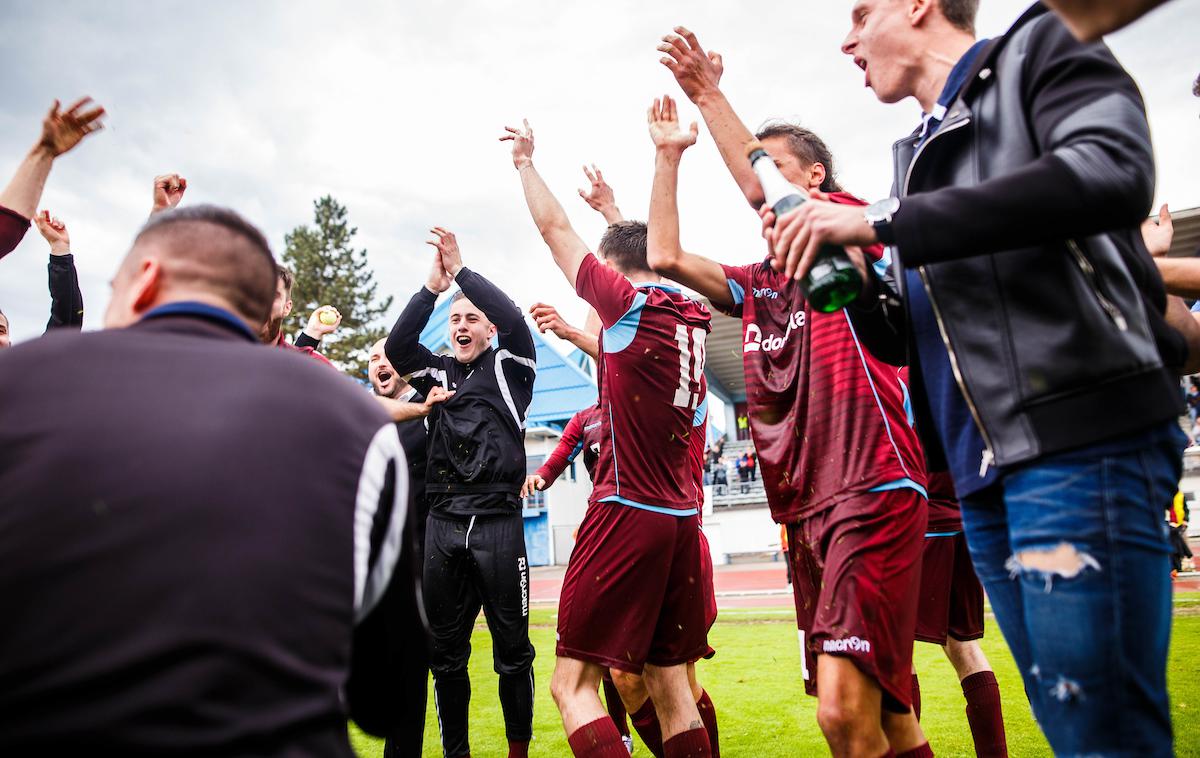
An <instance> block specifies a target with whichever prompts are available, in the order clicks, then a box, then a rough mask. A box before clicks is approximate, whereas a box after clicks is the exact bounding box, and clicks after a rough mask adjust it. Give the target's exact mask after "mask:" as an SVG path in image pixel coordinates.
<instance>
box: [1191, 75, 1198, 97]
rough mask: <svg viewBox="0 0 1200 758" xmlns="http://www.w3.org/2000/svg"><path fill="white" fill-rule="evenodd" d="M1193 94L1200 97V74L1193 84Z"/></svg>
mask: <svg viewBox="0 0 1200 758" xmlns="http://www.w3.org/2000/svg"><path fill="white" fill-rule="evenodd" d="M1192 94H1193V95H1195V96H1196V97H1200V74H1197V75H1196V81H1194V82H1192Z"/></svg>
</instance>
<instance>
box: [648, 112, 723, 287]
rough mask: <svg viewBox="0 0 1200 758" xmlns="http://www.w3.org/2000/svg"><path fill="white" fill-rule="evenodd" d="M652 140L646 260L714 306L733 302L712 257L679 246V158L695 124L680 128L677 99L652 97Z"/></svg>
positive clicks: (692, 141)
mask: <svg viewBox="0 0 1200 758" xmlns="http://www.w3.org/2000/svg"><path fill="white" fill-rule="evenodd" d="M647 121H648V122H649V124H650V138H651V139H652V140H653V141H654V147H655V154H654V185H653V187H652V188H651V190H650V220H649V222H648V223H647V227H648V235H647V238H646V260H647V261H648V262H649V264H650V267H651V268H653V269H654V270H655V271H656V272H657V273H659V274H662V275H663V276H665V277H667V278H669V279H673V280H675V281H677V282H679V283H680V284H682V285H684V286H685V287H690V288H692V289H694V290H696V291H697V292H699V293H700V294H701V295H704V296H705V297H707V298H708V299H709V300H710V301H711V302H712V304H713V305H714V306H716V307H718V308H729V307H732V306H733V304H734V303H733V297H732V295H731V294H730V292H729V284H728V282H727V281H726V278H725V270H724V269H722V268H721V265H720V264H719V263H717V262H715V261H712V260H709V259H708V258H705V257H703V256H700V255H694V254H692V253H687V252H684V250H683V248H682V247H680V244H679V204H678V201H677V197H676V195H677V193H678V187H679V162H680V160H681V159H682V157H683V152H684V151H685V150H687V149H688V147H690V146H692V145H694V144H696V134H697V129H696V124H694V123H693V124H692V126H691V129H690V130H689V131H686V132H685V131H683V130H682V129H680V128H679V117H678V114H677V113H676V109H675V101H674V100H672V99H671V98H669V97H666V96H664V97H663V99H662V100H661V101H659V100H655V101H654V105H652V106H651V107H650V110H649V112H648V113H647Z"/></svg>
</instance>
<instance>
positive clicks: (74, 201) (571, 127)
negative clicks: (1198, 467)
mask: <svg viewBox="0 0 1200 758" xmlns="http://www.w3.org/2000/svg"><path fill="white" fill-rule="evenodd" d="M1026 5H1027V3H1025V2H1022V1H1020V0H984V2H983V8H982V10H981V13H980V23H979V31H980V33H981V34H983V35H987V36H991V35H995V34H998V33H1001V32H1003V30H1004V29H1005V28H1006V27H1007V26H1008V24H1010V23H1011V22H1012V21H1013V20H1014V19H1015V18H1016V17H1017V16H1018V15H1019V14H1020V12H1021V11H1022V10H1023V9H1024V7H1026ZM849 6H850V3H849V2H845V1H836V2H792V3H779V4H774V5H769V6H762V7H761V8H760V9H751V8H750V7H749V6H745V5H740V4H736V3H731V2H727V1H726V2H720V3H718V2H695V1H692V2H682V1H680V0H663V1H660V2H657V3H652V4H646V3H641V2H633V1H631V0H617V1H615V2H607V3H590V2H589V3H579V2H550V1H548V0H529V1H528V2H524V3H519V4H509V3H492V2H480V1H477V0H466V1H465V2H458V3H440V2H431V3H391V2H356V3H353V4H349V3H344V4H336V5H335V4H332V3H321V2H312V1H310V2H255V3H234V2H210V3H194V2H177V1H172V2H160V3H156V4H153V5H150V4H146V3H141V2H139V3H133V2H106V3H90V2H60V3H54V4H48V3H41V2H32V1H22V2H7V3H5V4H4V7H3V10H0V14H2V18H3V21H4V27H5V32H6V33H5V34H4V35H3V39H2V40H0V70H3V71H4V77H3V81H0V103H2V104H3V105H2V106H0V181H6V180H7V178H8V177H9V176H10V175H11V173H12V170H13V169H14V168H15V166H16V163H17V162H18V161H19V159H20V158H21V157H22V156H23V155H24V152H25V150H26V149H27V148H28V146H29V144H30V143H31V142H32V140H33V139H34V137H35V135H36V131H37V129H38V124H39V120H40V118H41V115H42V113H43V112H44V111H45V109H46V107H47V106H48V104H49V103H50V101H51V100H53V99H54V98H55V97H57V98H60V99H63V100H67V99H70V98H73V97H74V96H76V95H78V94H90V95H92V96H93V97H95V98H96V99H97V100H98V101H99V102H101V103H103V104H104V105H105V106H106V107H107V108H108V110H109V114H110V115H109V117H108V128H107V129H106V131H104V132H102V133H101V134H100V135H98V136H96V137H95V138H93V139H91V140H90V141H89V142H88V143H87V144H85V145H83V146H82V147H81V148H79V149H78V150H77V151H76V152H74V153H72V154H70V155H68V156H67V157H66V158H64V159H63V160H62V161H60V163H59V165H57V166H56V167H55V170H54V173H53V174H52V175H51V178H50V182H49V185H48V187H47V191H46V194H45V196H44V198H43V207H45V208H49V209H51V210H52V211H53V212H54V213H55V214H57V215H59V216H61V217H62V218H63V219H64V220H65V221H66V222H67V224H68V226H69V229H70V233H71V239H72V243H73V248H74V249H75V251H76V258H77V265H78V267H79V271H80V276H81V281H82V286H83V292H84V297H85V300H86V302H87V306H88V307H87V317H86V318H87V327H88V328H97V327H99V325H100V320H101V317H102V315H103V310H104V306H105V304H106V303H107V301H108V287H107V281H108V279H109V277H110V276H111V275H112V273H113V271H114V270H115V268H116V266H117V263H118V261H119V260H120V258H121V256H122V255H123V254H124V252H125V251H126V249H127V248H128V244H129V241H130V240H131V238H132V236H133V234H134V232H135V231H136V229H137V228H138V226H139V224H140V223H141V222H142V221H143V220H144V218H145V214H146V212H147V211H148V209H149V205H150V181H151V178H152V177H153V176H154V175H155V174H158V173H163V172H166V171H179V172H180V173H182V174H183V175H184V176H186V177H187V178H188V180H189V191H188V196H187V199H186V200H185V202H188V203H198V202H214V203H220V204H223V205H228V206H231V207H233V208H235V209H237V210H239V211H241V212H243V213H244V214H246V215H247V216H248V217H249V218H250V219H252V220H253V221H255V222H256V223H258V224H259V225H260V226H261V227H262V228H263V229H264V231H266V232H267V234H268V236H269V237H270V239H271V241H272V244H273V245H274V246H275V249H276V251H277V253H278V252H281V251H282V246H283V235H284V233H285V232H287V231H288V230H290V229H291V228H292V227H294V226H296V225H297V224H301V223H307V222H308V221H309V220H310V219H311V202H312V200H313V199H314V198H316V197H318V196H320V195H322V194H325V193H332V194H333V195H334V196H336V197H337V198H338V199H339V200H340V201H342V202H343V203H345V204H346V205H347V206H348V207H349V209H350V215H351V219H352V221H353V223H355V224H356V225H357V226H358V228H359V236H358V241H359V243H360V244H361V245H362V246H364V247H366V248H367V249H368V250H369V251H370V259H371V262H372V264H373V266H374V268H375V271H376V275H377V278H378V280H379V281H380V283H381V288H382V289H383V290H386V291H389V292H393V293H395V294H396V295H397V303H396V309H397V312H398V309H399V308H400V307H402V305H403V303H404V302H405V301H407V298H408V295H409V293H411V292H412V291H415V289H416V288H417V287H419V286H420V284H421V283H422V282H423V281H424V277H425V272H426V269H427V264H426V262H427V261H428V258H429V253H428V250H429V248H427V247H425V246H424V245H423V244H422V242H423V240H424V239H426V237H427V235H426V230H427V229H428V228H429V227H430V226H431V225H434V224H437V225H442V226H447V227H449V228H451V229H453V230H455V231H456V232H458V234H459V240H460V243H461V245H462V247H463V250H464V256H465V258H466V261H467V264H468V265H471V266H473V267H475V268H477V269H478V270H480V271H481V272H482V273H484V274H485V275H487V276H489V277H491V278H493V279H494V280H495V281H497V282H498V283H499V284H500V285H501V286H502V287H503V288H504V289H505V290H507V291H508V292H509V293H510V294H512V296H513V297H514V299H515V300H516V301H517V302H518V304H520V305H524V306H528V305H529V304H530V303H532V302H534V301H535V300H545V301H548V302H552V303H556V304H559V305H560V306H561V308H562V310H563V312H564V313H565V314H567V315H568V317H570V318H574V319H577V320H581V319H582V315H583V311H584V308H583V306H582V304H581V303H580V302H579V301H578V300H577V299H576V298H575V296H574V294H573V293H572V292H571V290H570V289H569V288H568V287H567V286H566V284H565V282H563V281H562V278H561V276H560V275H559V274H558V272H557V270H556V269H554V268H553V266H552V264H551V263H550V260H549V255H548V253H547V251H546V250H545V248H544V246H543V245H542V244H541V241H540V239H539V237H538V236H537V232H536V230H535V229H534V227H533V225H532V223H531V222H530V221H529V218H528V215H527V213H526V211H525V207H524V203H523V201H522V198H521V193H520V185H519V182H518V180H517V177H516V175H515V172H514V171H513V170H512V164H511V162H510V160H509V157H508V149H507V147H506V146H505V145H502V144H500V143H498V142H497V140H496V138H497V136H498V135H499V133H500V131H501V127H502V126H503V125H504V124H505V123H518V122H519V121H520V118H521V117H522V116H525V117H528V118H529V120H530V122H531V123H532V124H533V125H534V128H535V130H536V132H537V137H538V152H537V159H538V164H539V167H540V168H541V170H542V172H543V174H544V175H545V177H546V179H547V181H548V182H549V183H550V186H551V187H552V188H553V189H554V190H555V191H556V192H557V193H558V194H559V196H560V198H561V200H562V201H563V203H564V205H565V206H566V207H567V210H568V212H569V213H570V215H571V217H572V220H573V221H574V222H575V224H576V226H577V228H578V229H579V230H580V232H581V233H582V234H583V235H584V236H585V238H587V239H595V238H598V236H599V235H600V233H601V232H602V231H603V227H604V224H603V221H602V220H601V219H600V218H599V217H598V216H597V215H595V214H594V213H593V212H592V211H591V210H590V209H588V208H587V207H586V206H585V205H584V204H583V202H582V201H581V200H580V199H579V198H578V197H577V196H576V194H575V190H576V188H578V187H581V186H583V175H582V172H581V171H580V169H579V166H580V164H581V163H583V162H585V161H586V162H593V161H594V162H596V163H597V164H599V165H600V166H601V167H602V168H603V169H604V171H605V175H606V177H607V178H608V179H609V181H610V183H612V184H613V186H614V187H615V189H616V191H617V197H618V202H619V204H620V205H621V207H622V209H623V210H624V212H625V213H626V214H627V215H629V216H631V217H644V216H645V213H646V211H645V209H646V207H647V202H648V195H649V185H650V175H651V167H652V148H651V145H650V142H649V139H648V137H647V136H646V131H645V120H644V114H645V109H646V107H647V105H648V104H649V102H650V100H651V99H652V98H653V97H654V96H656V95H658V94H661V93H663V92H667V93H670V94H672V95H675V94H678V91H677V87H676V86H675V83H674V80H673V79H672V78H671V76H670V73H669V72H668V71H666V69H664V68H663V67H662V66H660V65H659V64H658V63H657V60H658V54H657V53H656V51H655V50H654V47H655V44H656V43H657V40H658V38H659V37H660V36H661V35H662V34H663V33H665V32H667V31H669V30H670V28H671V27H672V26H673V25H675V24H679V23H682V24H685V25H687V26H689V27H690V28H692V29H693V30H694V31H695V32H696V33H697V34H698V36H699V38H700V41H701V43H702V44H704V45H705V46H706V47H709V48H712V49H716V50H719V51H720V52H722V53H723V54H724V55H725V61H726V76H725V80H724V82H723V86H724V88H725V90H726V92H727V93H728V94H729V96H730V99H731V100H732V101H733V103H734V106H735V107H736V108H737V109H738V111H739V113H740V114H741V115H742V117H743V118H744V119H745V120H746V121H748V122H750V124H751V125H755V124H757V123H759V122H761V121H762V120H764V119H766V118H768V117H771V116H784V117H788V118H794V119H799V120H800V121H801V122H802V123H804V125H806V126H808V127H810V128H812V129H814V130H816V131H817V132H819V133H820V134H822V135H823V136H824V137H825V138H826V140H827V141H828V142H829V144H830V147H831V148H832V149H833V151H834V155H835V157H836V158H837V159H838V160H839V161H840V166H839V173H840V176H841V178H842V181H843V184H844V185H845V186H847V187H848V188H849V189H850V190H852V191H853V192H855V193H856V194H859V195H861V196H863V197H866V198H878V197H880V196H882V195H883V194H885V193H886V192H887V190H888V187H889V184H890V150H889V148H890V145H891V143H892V141H893V140H895V139H896V138H897V137H899V136H902V135H904V134H906V133H907V132H908V131H909V130H910V129H911V128H912V125H913V124H914V123H915V122H916V120H917V117H918V110H917V106H916V105H915V103H913V102H912V101H909V102H908V103H904V104H901V105H894V106H885V105H882V104H880V103H879V102H877V101H876V100H875V98H874V96H873V95H872V94H871V93H870V91H868V90H865V89H864V88H863V86H862V73H861V72H860V71H859V70H858V69H857V68H855V67H854V65H853V64H852V63H851V62H850V60H849V59H847V58H846V57H845V56H843V55H841V54H840V52H839V51H838V44H839V42H840V41H841V39H842V37H843V35H844V34H845V32H846V30H847V26H848V17H849V16H848V11H849ZM1197 39H1200V0H1175V2H1173V3H1170V4H1169V5H1168V6H1166V7H1165V8H1163V9H1161V10H1160V11H1157V12H1156V13H1154V14H1152V15H1151V16H1150V17H1148V18H1146V19H1144V20H1143V21H1142V22H1140V23H1139V24H1138V25H1136V26H1135V27H1133V28H1131V29H1129V30H1127V31H1125V32H1122V33H1121V34H1119V35H1116V36H1115V37H1114V38H1112V39H1111V40H1110V44H1111V45H1112V46H1113V48H1114V49H1115V51H1116V52H1117V54H1118V56H1119V57H1120V58H1121V60H1122V61H1123V62H1124V64H1125V65H1126V66H1127V67H1128V68H1129V70H1130V71H1131V72H1132V73H1133V74H1134V76H1135V77H1136V78H1137V80H1138V82H1139V84H1140V85H1141V87H1142V89H1143V92H1144V94H1145V96H1146V101H1147V104H1148V108H1149V112H1150V120H1151V126H1152V128H1153V130H1154V136H1155V141H1156V149H1157V155H1158V163H1159V165H1158V179H1159V183H1158V188H1159V189H1158V195H1159V198H1160V201H1164V200H1165V201H1169V202H1171V203H1172V205H1173V206H1174V207H1177V208H1183V207H1191V206H1196V205H1200V183H1198V182H1197V181H1196V178H1195V176H1196V169H1197V167H1198V166H1200V141H1198V140H1197V137H1198V136H1200V121H1198V120H1197V116H1198V115H1200V100H1197V99H1195V98H1193V97H1191V94H1190V89H1191V83H1192V81H1193V79H1194V78H1195V76H1196V73H1197V72H1198V71H1200V46H1197V44H1196V40H1197ZM683 113H684V118H696V117H697V114H696V113H695V110H694V109H693V108H692V107H691V106H690V105H687V104H685V105H684V106H683ZM680 202H681V212H682V219H683V240H684V243H685V245H687V246H689V247H691V248H693V249H696V250H697V251H699V252H706V253H708V254H710V255H713V256H715V257H719V258H722V259H725V260H729V261H731V262H743V261H749V260H754V259H756V258H758V257H759V255H760V250H761V246H760V242H759V240H758V237H757V230H758V223H757V218H756V217H755V216H754V215H753V213H752V212H750V211H749V209H748V208H746V207H745V205H744V202H743V201H742V199H741V197H740V195H739V194H738V193H737V190H736V188H735V187H734V185H733V183H732V182H731V181H729V179H728V177H727V175H726V173H725V171H724V168H723V166H722V165H721V162H720V159H719V157H718V155H717V153H716V150H715V149H713V146H712V143H711V140H710V139H709V138H708V136H707V134H705V133H704V131H703V129H702V130H701V138H700V144H699V145H698V146H697V147H696V148H693V149H692V150H691V151H689V153H688V155H687V158H686V160H685V163H684V168H683V177H682V187H681V198H680ZM46 252H47V248H46V245H45V243H44V242H43V240H42V239H41V237H40V236H39V235H38V234H37V232H36V230H32V231H31V232H30V234H29V235H28V236H27V237H26V239H25V241H24V242H23V243H22V244H21V246H20V248H18V250H16V251H14V252H13V253H12V254H11V255H9V256H8V257H7V258H5V259H4V261H3V262H2V263H0V308H3V309H4V311H5V312H6V313H8V315H9V317H10V321H11V323H12V328H13V333H14V337H15V338H16V339H18V340H20V339H27V338H30V337H33V336H36V335H37V334H39V333H40V332H41V330H42V328H43V327H44V324H45V320H46V318H47V311H48V306H49V302H48V296H47V293H46V271H45V265H46ZM393 315H394V314H393Z"/></svg>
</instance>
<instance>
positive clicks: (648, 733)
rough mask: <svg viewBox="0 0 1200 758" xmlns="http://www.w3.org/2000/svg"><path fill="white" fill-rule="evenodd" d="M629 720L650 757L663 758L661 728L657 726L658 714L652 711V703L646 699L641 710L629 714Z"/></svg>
mask: <svg viewBox="0 0 1200 758" xmlns="http://www.w3.org/2000/svg"><path fill="white" fill-rule="evenodd" d="M629 720H630V721H631V722H633V728H634V729H635V730H636V731H637V733H638V736H639V737H641V738H642V742H644V743H646V749H647V750H649V751H650V753H651V755H653V756H654V758H663V741H662V727H660V726H659V724H658V712H657V711H655V710H654V701H653V700H651V699H650V698H646V702H644V703H642V707H641V708H638V709H637V711H636V712H634V713H631V714H629Z"/></svg>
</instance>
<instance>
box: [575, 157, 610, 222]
mask: <svg viewBox="0 0 1200 758" xmlns="http://www.w3.org/2000/svg"><path fill="white" fill-rule="evenodd" d="M583 173H584V175H585V176H587V178H588V181H589V182H590V183H591V185H592V188H591V190H579V196H580V197H582V198H583V200H584V202H585V203H587V204H588V205H590V206H591V207H592V210H595V211H599V212H600V213H604V212H605V211H608V210H611V209H615V208H616V207H617V198H616V195H614V194H613V190H612V187H610V186H608V182H606V181H604V174H602V173H600V169H599V168H597V167H596V164H595V163H593V164H592V168H591V169H590V170H589V169H588V167H587V166H584V167H583Z"/></svg>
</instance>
